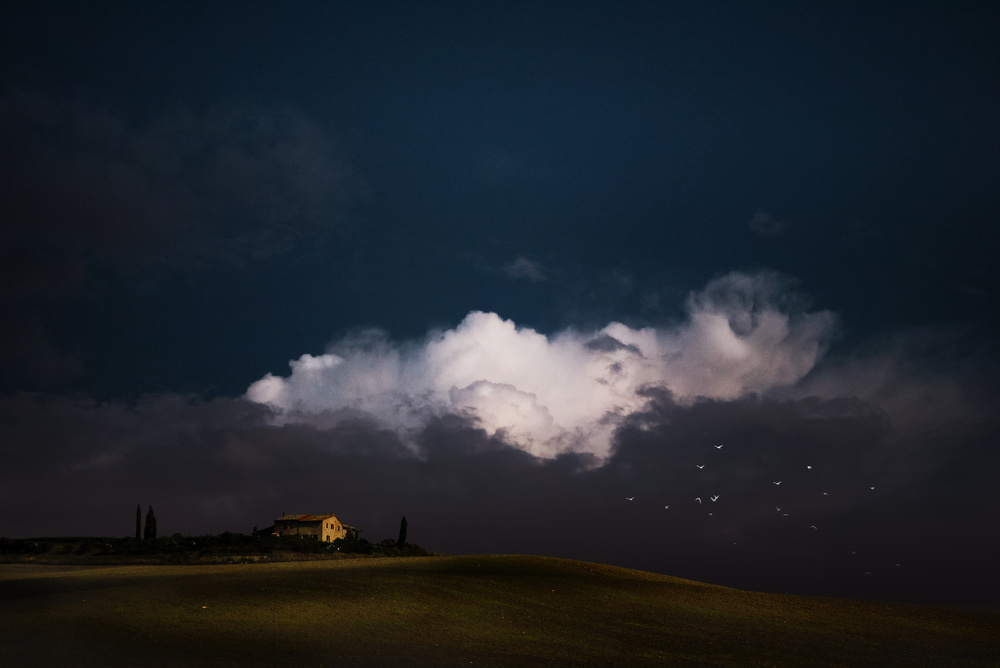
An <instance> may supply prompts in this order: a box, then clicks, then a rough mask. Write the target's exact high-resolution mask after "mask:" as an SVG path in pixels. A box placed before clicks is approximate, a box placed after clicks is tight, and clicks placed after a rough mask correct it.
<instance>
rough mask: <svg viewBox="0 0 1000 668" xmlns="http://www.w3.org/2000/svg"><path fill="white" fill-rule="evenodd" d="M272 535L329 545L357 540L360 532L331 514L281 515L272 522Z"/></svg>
mask: <svg viewBox="0 0 1000 668" xmlns="http://www.w3.org/2000/svg"><path fill="white" fill-rule="evenodd" d="M274 533H276V534H278V535H279V536H299V537H302V538H315V539H316V540H320V541H323V542H325V543H329V542H331V541H334V540H336V539H338V538H348V537H353V538H358V537H360V535H361V530H360V529H358V528H356V527H352V526H349V525H347V524H344V523H342V522H341V521H340V520H338V519H337V516H336V515H334V514H333V513H326V514H323V515H310V514H308V513H307V514H305V515H288V514H286V513H282V514H281V517H279V518H278V519H276V520H274Z"/></svg>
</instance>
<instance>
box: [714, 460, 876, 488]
mask: <svg viewBox="0 0 1000 668" xmlns="http://www.w3.org/2000/svg"><path fill="white" fill-rule="evenodd" d="M695 466H697V467H698V468H700V469H703V468H705V465H704V464H695ZM872 489H874V487H873V488H872Z"/></svg>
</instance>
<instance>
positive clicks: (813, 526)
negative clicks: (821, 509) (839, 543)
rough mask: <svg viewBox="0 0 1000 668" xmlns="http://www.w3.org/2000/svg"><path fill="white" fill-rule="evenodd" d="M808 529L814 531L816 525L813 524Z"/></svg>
mask: <svg viewBox="0 0 1000 668" xmlns="http://www.w3.org/2000/svg"><path fill="white" fill-rule="evenodd" d="M809 528H810V529H816V525H815V524H813V525H812V526H811V527H809ZM817 531H818V529H817Z"/></svg>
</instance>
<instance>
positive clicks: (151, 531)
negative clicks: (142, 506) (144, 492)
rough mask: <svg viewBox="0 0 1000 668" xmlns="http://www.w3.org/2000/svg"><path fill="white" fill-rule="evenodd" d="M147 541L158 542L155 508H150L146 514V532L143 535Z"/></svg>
mask: <svg viewBox="0 0 1000 668" xmlns="http://www.w3.org/2000/svg"><path fill="white" fill-rule="evenodd" d="M143 537H144V538H145V539H146V540H156V515H154V514H153V506H150V507H149V512H147V513H146V532H145V533H144V534H143Z"/></svg>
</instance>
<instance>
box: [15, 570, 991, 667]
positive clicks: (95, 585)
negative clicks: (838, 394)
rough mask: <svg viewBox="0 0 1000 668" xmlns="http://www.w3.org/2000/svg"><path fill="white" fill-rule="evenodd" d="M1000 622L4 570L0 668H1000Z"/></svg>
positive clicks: (458, 579) (459, 586) (223, 576)
mask: <svg viewBox="0 0 1000 668" xmlns="http://www.w3.org/2000/svg"><path fill="white" fill-rule="evenodd" d="M998 634H1000V613H998V612H990V611H979V610H962V609H950V608H939V607H929V606H914V605H902V604H888V603H876V602H864V601H851V600H841V599H828V598H813V597H799V596H787V595H778V594H763V593H756V592H746V591H739V590H735V589H728V588H725V587H717V586H713V585H706V584H701V583H697V582H692V581H688V580H681V579H678V578H672V577H668V576H663V575H657V574H653V573H646V572H642V571H633V570H627V569H621V568H616V567H611V566H604V565H600V564H591V563H584V562H578V561H569V560H563V559H553V558H546V557H528V556H513V555H501V556H469V557H427V558H410V559H357V560H334V561H307V562H287V563H266V564H240V565H214V566H213V565H198V566H168V565H159V566H113V567H100V566H84V567H79V566H68V565H48V566H46V565H29V564H0V665H19V666H50V665H73V666H135V665H144V666H244V665H276V666H277V665H288V666H292V665H294V666H334V665H362V666H363V665H372V666H386V665H407V666H413V665H428V666H430V665H433V666H450V665H455V666H457V665H465V666H468V665H476V666H525V665H527V666H531V665H546V666H588V665H601V666H607V665H625V664H629V665H656V666H662V665H692V666H747V665H753V666H804V665H809V666H864V665H878V666H911V665H934V666H963V667H970V666H997V665H1000V637H998Z"/></svg>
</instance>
